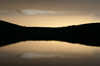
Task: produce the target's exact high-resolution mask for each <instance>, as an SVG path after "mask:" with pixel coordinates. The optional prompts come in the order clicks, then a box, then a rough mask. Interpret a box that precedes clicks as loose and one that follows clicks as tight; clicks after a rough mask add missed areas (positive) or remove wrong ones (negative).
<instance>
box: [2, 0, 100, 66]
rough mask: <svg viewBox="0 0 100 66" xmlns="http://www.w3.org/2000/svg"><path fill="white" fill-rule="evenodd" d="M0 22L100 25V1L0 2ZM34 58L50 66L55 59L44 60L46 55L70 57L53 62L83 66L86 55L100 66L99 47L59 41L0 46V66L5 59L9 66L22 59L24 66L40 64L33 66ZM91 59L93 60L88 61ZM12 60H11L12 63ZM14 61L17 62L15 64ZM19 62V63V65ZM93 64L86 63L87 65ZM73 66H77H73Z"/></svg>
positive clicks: (57, 25) (47, 0)
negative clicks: (26, 65)
mask: <svg viewBox="0 0 100 66" xmlns="http://www.w3.org/2000/svg"><path fill="white" fill-rule="evenodd" d="M0 20H4V21H8V22H10V23H14V24H18V25H21V26H27V27H63V26H69V25H79V24H85V23H100V0H0ZM10 53H11V54H10ZM59 54H60V55H59ZM33 55H34V57H39V60H38V59H35V60H36V61H37V62H39V63H40V64H42V62H43V63H44V62H46V60H47V61H48V62H47V65H48V64H49V62H51V61H52V59H51V60H50V59H47V58H45V60H44V59H43V58H44V56H45V57H60V58H62V57H64V58H65V59H66V57H67V59H68V60H67V59H66V60H64V59H59V60H56V61H54V62H53V63H54V64H55V63H56V62H57V61H58V62H61V63H62V65H61V66H63V64H65V65H66V64H68V65H69V66H70V64H69V63H71V61H70V59H71V60H72V62H73V63H74V61H76V60H77V62H76V65H77V64H78V62H80V65H77V66H82V65H81V64H83V59H82V58H83V56H84V57H85V60H89V61H88V62H89V63H90V62H92V61H91V58H90V57H92V58H94V60H95V61H94V62H95V63H97V65H98V66H100V63H98V60H99V59H100V57H99V56H100V48H99V47H92V46H84V45H80V44H72V43H67V42H59V41H26V42H19V43H16V44H12V45H9V46H4V47H0V64H1V63H2V64H1V66H2V65H6V64H4V63H3V61H4V60H5V62H6V63H7V64H9V63H10V61H12V62H13V63H14V64H16V63H17V61H18V60H20V58H21V60H20V62H22V61H23V62H22V63H21V64H22V65H24V64H25V63H24V61H25V62H26V64H28V63H30V65H38V63H34V64H33V62H32V61H34V62H35V60H34V57H33ZM5 56H7V57H5ZM40 56H41V57H43V58H42V60H44V61H41V58H40ZM77 56H78V59H77ZM12 57H13V58H12ZM80 57H82V58H80ZM88 57H89V58H90V59H87V58H88ZM1 58H2V59H1ZM10 58H12V59H11V60H10V61H9V59H10ZM14 58H15V61H16V62H15V61H13V60H14ZM16 58H17V60H16ZM22 58H24V59H25V60H23V59H22ZM26 58H31V60H29V59H28V61H27V60H26ZM32 58H33V60H32ZM69 58H70V59H69ZM73 58H74V60H73ZM61 60H62V61H61ZM80 60H81V61H80ZM65 61H67V62H65ZM20 62H18V63H19V64H20ZM12 65H13V64H12ZM44 65H45V63H44ZM47 65H46V66H47ZM51 65H52V64H51ZM58 65H59V64H58ZM58 65H57V66H58ZM92 65H93V64H90V65H88V63H86V64H85V66H92ZM97 65H95V64H94V65H93V66H97ZM14 66H15V65H14ZM16 66H17V65H16ZM24 66H25V65H24ZM52 66H53V65H52ZM54 66H55V65H54ZM72 66H74V65H73V64H72ZM83 66H84V65H83Z"/></svg>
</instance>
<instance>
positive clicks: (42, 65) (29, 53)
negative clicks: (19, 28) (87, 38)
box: [0, 41, 100, 66]
mask: <svg viewBox="0 0 100 66" xmlns="http://www.w3.org/2000/svg"><path fill="white" fill-rule="evenodd" d="M0 52H1V53H0V66H33V65H34V66H66V65H68V66H99V65H100V63H99V61H100V48H99V47H93V46H85V45H81V44H72V43H67V42H60V41H25V42H24V41H23V42H18V43H15V44H11V45H7V46H3V47H0Z"/></svg>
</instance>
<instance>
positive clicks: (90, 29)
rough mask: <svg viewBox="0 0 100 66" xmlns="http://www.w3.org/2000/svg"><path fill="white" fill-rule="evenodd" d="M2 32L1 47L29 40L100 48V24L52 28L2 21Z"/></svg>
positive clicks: (0, 28)
mask: <svg viewBox="0 0 100 66" xmlns="http://www.w3.org/2000/svg"><path fill="white" fill-rule="evenodd" d="M0 30H1V32H0V46H4V45H8V44H12V43H16V42H20V41H28V40H34V41H36V40H45V41H47V40H48V41H49V40H55V41H63V42H70V43H79V44H84V45H89V46H100V40H99V37H100V23H89V24H82V25H72V26H68V27H58V28H50V27H23V26H19V25H16V24H11V23H8V22H5V21H0Z"/></svg>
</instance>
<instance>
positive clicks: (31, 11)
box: [19, 9, 80, 15]
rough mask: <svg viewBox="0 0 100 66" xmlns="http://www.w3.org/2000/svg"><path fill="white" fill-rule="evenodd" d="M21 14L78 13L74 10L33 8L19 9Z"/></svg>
mask: <svg viewBox="0 0 100 66" xmlns="http://www.w3.org/2000/svg"><path fill="white" fill-rule="evenodd" d="M19 11H20V12H21V13H23V14H27V15H34V14H68V13H70V14H72V13H80V12H75V11H45V10H35V9H25V10H19Z"/></svg>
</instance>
